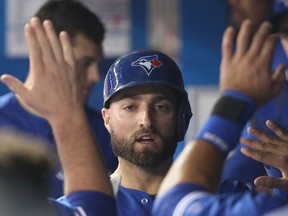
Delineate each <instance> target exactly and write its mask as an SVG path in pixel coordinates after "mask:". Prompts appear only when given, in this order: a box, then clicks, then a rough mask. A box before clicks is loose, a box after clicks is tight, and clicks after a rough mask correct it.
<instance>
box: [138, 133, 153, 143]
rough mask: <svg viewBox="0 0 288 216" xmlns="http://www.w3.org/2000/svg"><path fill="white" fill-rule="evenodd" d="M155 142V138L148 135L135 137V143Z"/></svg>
mask: <svg viewBox="0 0 288 216" xmlns="http://www.w3.org/2000/svg"><path fill="white" fill-rule="evenodd" d="M155 140H156V136H155V135H153V134H150V133H145V134H141V135H139V136H137V137H136V142H138V143H141V144H152V143H154V141H155Z"/></svg>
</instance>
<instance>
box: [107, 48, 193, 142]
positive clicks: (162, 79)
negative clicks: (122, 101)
mask: <svg viewBox="0 0 288 216" xmlns="http://www.w3.org/2000/svg"><path fill="white" fill-rule="evenodd" d="M143 84H159V85H164V86H167V87H169V88H171V89H172V90H174V91H175V92H176V93H177V94H179V96H180V98H181V101H180V109H179V117H178V118H179V119H178V122H179V131H178V141H182V140H183V139H184V136H185V133H186V131H187V129H188V126H189V122H190V119H191V117H192V111H191V106H190V103H189V101H188V95H187V92H186V91H185V89H184V83H183V78H182V74H181V71H180V70H179V68H178V66H177V64H176V63H175V62H174V61H173V60H172V59H171V58H170V57H168V56H167V55H165V54H163V53H161V52H159V51H155V50H142V51H135V52H130V53H128V54H126V55H124V56H122V57H120V58H118V59H117V60H116V61H115V62H114V63H113V64H112V65H111V67H110V68H109V70H108V72H107V74H106V77H105V80H104V91H103V97H104V107H106V108H108V107H109V105H110V99H111V97H113V95H115V94H116V93H117V92H119V91H121V90H122V89H126V88H129V87H133V86H138V85H143Z"/></svg>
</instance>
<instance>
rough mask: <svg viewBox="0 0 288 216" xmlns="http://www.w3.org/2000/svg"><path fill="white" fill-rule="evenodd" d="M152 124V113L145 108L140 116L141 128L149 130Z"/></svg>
mask: <svg viewBox="0 0 288 216" xmlns="http://www.w3.org/2000/svg"><path fill="white" fill-rule="evenodd" d="M151 123H152V111H151V110H150V109H149V108H145V109H144V110H142V111H141V112H140V114H139V126H140V127H142V128H149V127H150V126H151Z"/></svg>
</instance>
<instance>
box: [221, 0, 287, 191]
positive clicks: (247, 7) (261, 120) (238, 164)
mask: <svg viewBox="0 0 288 216" xmlns="http://www.w3.org/2000/svg"><path fill="white" fill-rule="evenodd" d="M228 2H229V4H230V5H231V9H230V11H229V12H230V14H231V19H232V20H234V24H235V25H236V26H238V25H240V23H241V21H243V19H244V18H245V17H246V18H251V22H252V23H253V26H254V27H258V26H259V24H260V23H261V21H264V20H270V21H271V20H273V19H275V18H276V17H277V16H278V14H279V12H280V10H281V11H283V2H282V1H281V0H275V1H274V0H265V1H258V0H252V1H249V0H241V1H233V0H231V1H228ZM273 5H274V11H273ZM279 6H281V7H279ZM237 14H241V15H239V16H237ZM237 17H242V19H240V20H238V19H236V18H237ZM273 26H275V24H273ZM275 30H276V29H275ZM280 63H285V64H286V65H287V63H288V62H287V55H286V53H285V51H284V49H283V46H282V44H281V42H280V41H279V44H278V45H277V47H276V49H275V52H274V57H273V66H272V68H276V67H277V66H278V65H279V64H280ZM287 93H288V84H287V82H286V83H285V86H284V88H283V90H282V91H281V93H280V94H279V95H278V96H277V97H276V98H275V99H273V100H272V101H270V102H269V103H267V104H266V105H265V106H263V107H261V108H260V109H259V110H257V112H256V113H255V114H254V115H253V117H252V121H250V122H248V124H247V125H246V127H245V128H244V130H243V136H244V137H247V138H253V139H255V138H254V137H252V136H251V135H250V134H249V133H247V128H248V127H249V126H251V125H252V126H254V127H255V128H258V129H259V130H262V131H265V132H266V133H270V134H271V131H270V130H269V129H268V128H267V127H266V125H265V121H266V120H267V119H271V120H274V121H275V123H278V124H280V125H282V126H283V127H287V122H288V121H287V117H288V116H287V112H286V111H284V110H283V109H285V107H286V105H288V100H287V98H288V97H286V96H287ZM241 147H243V146H242V145H241V144H239V145H237V146H236V148H235V150H234V151H232V152H231V153H230V155H229V157H228V158H227V161H226V163H225V166H224V169H223V174H222V177H223V178H225V179H227V178H229V179H232V180H240V181H243V182H245V183H247V185H249V187H250V188H254V186H255V185H254V179H255V178H257V177H258V176H259V175H267V174H266V173H267V172H266V170H267V171H268V172H271V171H272V172H273V173H275V174H277V173H278V174H277V175H278V177H279V175H280V172H278V171H276V170H275V169H274V168H272V167H270V166H268V165H265V166H264V165H263V164H262V163H259V162H258V161H256V160H253V159H251V158H249V157H246V156H245V155H243V154H242V153H241V151H240V149H241ZM271 174H272V173H271ZM256 189H257V188H256Z"/></svg>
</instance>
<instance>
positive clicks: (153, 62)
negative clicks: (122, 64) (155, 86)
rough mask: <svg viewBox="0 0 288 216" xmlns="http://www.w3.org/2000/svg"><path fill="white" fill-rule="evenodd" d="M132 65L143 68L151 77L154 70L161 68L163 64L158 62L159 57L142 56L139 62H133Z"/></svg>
mask: <svg viewBox="0 0 288 216" xmlns="http://www.w3.org/2000/svg"><path fill="white" fill-rule="evenodd" d="M131 65H132V66H140V67H142V68H143V69H144V70H145V71H146V73H147V75H148V76H149V75H150V74H151V72H152V71H153V69H154V68H156V67H160V66H161V65H162V62H161V61H160V60H158V56H157V55H150V56H142V57H141V58H139V59H138V60H136V61H134V62H132V64H131Z"/></svg>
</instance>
